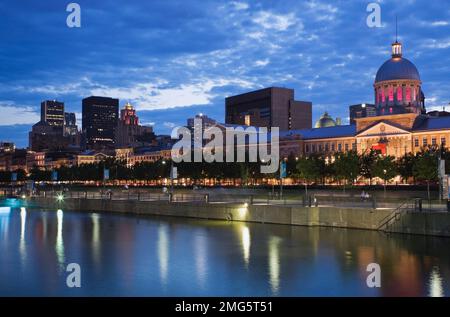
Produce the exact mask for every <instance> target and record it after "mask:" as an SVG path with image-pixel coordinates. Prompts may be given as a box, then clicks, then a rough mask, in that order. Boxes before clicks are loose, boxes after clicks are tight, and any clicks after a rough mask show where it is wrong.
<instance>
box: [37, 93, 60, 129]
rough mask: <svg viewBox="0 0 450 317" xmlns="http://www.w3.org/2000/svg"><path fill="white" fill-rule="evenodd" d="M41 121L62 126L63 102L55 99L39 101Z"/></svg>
mask: <svg viewBox="0 0 450 317" xmlns="http://www.w3.org/2000/svg"><path fill="white" fill-rule="evenodd" d="M41 122H46V123H48V124H49V125H50V126H54V127H58V128H61V131H62V130H63V127H64V103H63V102H59V101H56V100H45V101H43V102H41Z"/></svg>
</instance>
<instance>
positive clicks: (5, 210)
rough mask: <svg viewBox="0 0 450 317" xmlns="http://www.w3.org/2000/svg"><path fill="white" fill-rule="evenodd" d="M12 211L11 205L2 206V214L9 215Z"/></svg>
mask: <svg viewBox="0 0 450 317" xmlns="http://www.w3.org/2000/svg"><path fill="white" fill-rule="evenodd" d="M10 213H11V207H0V215H9V214H10Z"/></svg>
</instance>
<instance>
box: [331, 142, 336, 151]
mask: <svg viewBox="0 0 450 317" xmlns="http://www.w3.org/2000/svg"><path fill="white" fill-rule="evenodd" d="M335 150H336V146H335V145H334V143H331V151H332V152H334V151H335Z"/></svg>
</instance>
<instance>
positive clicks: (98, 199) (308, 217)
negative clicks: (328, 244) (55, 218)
mask: <svg viewBox="0 0 450 317" xmlns="http://www.w3.org/2000/svg"><path fill="white" fill-rule="evenodd" d="M314 198H315V199H314ZM23 202H24V203H25V204H27V207H28V208H33V207H37V208H44V209H48V210H56V209H62V210H73V211H82V212H113V213H124V214H134V215H154V216H173V217H186V218H199V219H215V220H229V221H244V222H259V223H274V224H285V225H301V226H311V227H314V226H323V227H338V228H351V229H367V230H379V231H382V232H390V233H408V234H422V235H435V236H449V237H450V213H448V212H446V211H445V210H443V206H442V205H435V209H433V208H431V209H427V205H428V204H426V203H423V201H420V200H417V199H406V200H404V201H403V202H402V203H399V202H398V201H395V202H394V201H392V202H391V201H389V199H386V200H384V201H382V200H379V201H376V200H373V199H372V200H370V199H369V200H361V199H360V198H358V197H352V196H350V195H348V196H345V195H341V196H337V195H334V196H333V195H329V196H327V197H325V196H324V197H321V196H319V195H316V196H315V197H314V196H312V198H311V199H309V198H305V197H300V198H298V199H287V198H286V199H276V198H275V197H272V199H271V197H270V196H267V197H262V196H258V195H250V196H248V195H219V194H215V195H213V194H203V193H198V194H187V193H174V194H169V193H161V192H160V193H156V192H149V191H137V190H127V191H109V190H101V191H66V192H60V191H41V192H40V193H39V195H35V196H33V197H31V198H27V199H24V200H23ZM429 206H430V207H433V206H434V205H429Z"/></svg>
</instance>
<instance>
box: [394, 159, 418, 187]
mask: <svg viewBox="0 0 450 317" xmlns="http://www.w3.org/2000/svg"><path fill="white" fill-rule="evenodd" d="M415 161H416V157H415V155H414V154H412V153H408V154H405V155H404V156H402V157H401V158H400V159H399V160H398V162H397V171H398V174H399V175H400V177H401V178H402V180H403V181H404V182H407V181H408V179H409V178H411V177H414V172H413V167H414V163H415Z"/></svg>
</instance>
